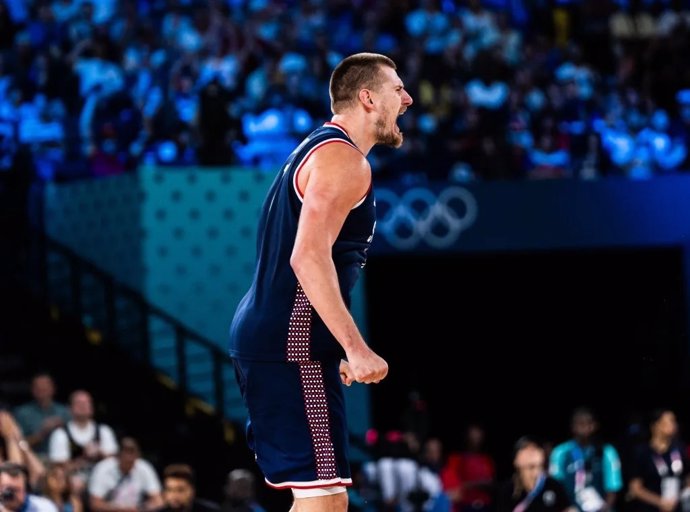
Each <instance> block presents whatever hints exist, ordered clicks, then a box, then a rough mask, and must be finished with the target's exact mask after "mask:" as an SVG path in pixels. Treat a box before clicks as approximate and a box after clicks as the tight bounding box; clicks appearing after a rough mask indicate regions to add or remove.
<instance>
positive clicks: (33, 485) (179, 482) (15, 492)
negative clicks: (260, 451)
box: [0, 372, 265, 512]
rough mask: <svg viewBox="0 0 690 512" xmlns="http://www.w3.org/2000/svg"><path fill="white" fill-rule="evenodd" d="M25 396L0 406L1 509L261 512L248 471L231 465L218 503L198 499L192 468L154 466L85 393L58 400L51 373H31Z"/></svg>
mask: <svg viewBox="0 0 690 512" xmlns="http://www.w3.org/2000/svg"><path fill="white" fill-rule="evenodd" d="M30 394H31V399H30V400H28V401H26V402H24V403H18V404H6V405H5V406H4V407H2V408H0V511H2V512H265V509H264V508H263V507H262V506H261V505H260V504H259V503H258V501H257V497H256V481H255V479H256V476H255V474H254V473H253V472H252V471H250V470H249V469H246V468H243V467H232V468H231V469H230V470H229V473H228V475H227V479H226V483H225V487H224V489H223V490H222V491H221V492H220V493H218V495H220V496H222V499H221V500H220V501H214V500H213V499H208V498H205V497H203V496H200V495H199V494H198V493H197V480H196V474H197V471H196V469H195V468H194V467H192V465H190V464H188V463H187V462H185V461H182V460H180V461H179V462H172V463H168V464H165V465H164V466H162V467H159V465H158V464H157V463H156V462H155V460H156V458H155V454H152V453H151V452H150V451H147V450H145V449H142V447H141V446H140V444H139V441H138V440H137V439H136V438H135V437H133V436H131V435H128V434H127V433H123V432H121V431H120V429H119V428H116V427H115V426H112V425H110V424H108V423H104V422H103V421H101V420H100V418H98V417H97V415H96V413H95V411H96V408H95V404H94V398H93V396H92V395H91V393H90V392H89V391H88V390H86V389H75V390H73V391H72V392H71V393H70V394H69V399H68V401H67V403H62V402H59V401H57V400H56V383H55V381H54V379H53V377H52V375H51V374H50V373H47V372H38V373H36V374H34V375H33V376H32V377H31V382H30ZM230 462H231V461H230Z"/></svg>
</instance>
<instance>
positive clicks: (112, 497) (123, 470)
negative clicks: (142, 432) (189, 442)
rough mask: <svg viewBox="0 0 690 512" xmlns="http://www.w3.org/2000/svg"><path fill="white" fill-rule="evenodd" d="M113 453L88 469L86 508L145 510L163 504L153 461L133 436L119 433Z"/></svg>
mask: <svg viewBox="0 0 690 512" xmlns="http://www.w3.org/2000/svg"><path fill="white" fill-rule="evenodd" d="M119 444H120V451H119V452H118V454H117V455H113V456H110V457H106V458H105V459H103V460H101V461H100V462H98V463H97V464H96V465H95V466H94V467H93V470H92V471H91V476H90V478H89V481H88V489H87V494H88V497H89V500H88V506H89V510H90V512H146V511H153V510H156V509H159V508H161V507H162V506H163V496H162V493H161V482H160V480H159V478H158V474H157V473H156V470H155V468H154V467H153V464H151V462H149V461H148V460H147V459H145V458H143V457H142V455H141V449H140V447H139V443H138V442H137V441H136V439H134V438H132V437H123V438H122V439H121V441H120V443H119Z"/></svg>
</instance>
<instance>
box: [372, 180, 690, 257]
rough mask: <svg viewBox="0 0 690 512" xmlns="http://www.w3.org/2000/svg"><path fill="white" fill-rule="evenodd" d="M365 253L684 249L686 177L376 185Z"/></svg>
mask: <svg viewBox="0 0 690 512" xmlns="http://www.w3.org/2000/svg"><path fill="white" fill-rule="evenodd" d="M376 190H377V192H376V203H377V209H378V222H377V226H376V234H375V236H374V243H373V246H372V254H391V253H396V252H402V253H433V252H474V251H492V252H493V251H510V250H540V249H578V248H596V247H617V246H657V245H658V246H662V245H685V244H686V243H687V241H688V235H690V176H689V175H673V176H664V177H659V178H655V179H653V180H648V181H632V180H627V179H606V180H600V181H569V180H554V181H540V182H491V183H469V184H447V183H444V184H429V185H414V186H406V187H405V186H402V185H400V184H388V183H386V184H381V185H379V186H377V189H376Z"/></svg>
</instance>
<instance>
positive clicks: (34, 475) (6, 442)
mask: <svg viewBox="0 0 690 512" xmlns="http://www.w3.org/2000/svg"><path fill="white" fill-rule="evenodd" d="M0 441H1V443H2V444H1V445H0V462H3V461H7V462H14V463H15V464H20V465H22V466H23V467H24V468H26V474H27V481H28V484H29V485H31V486H34V485H36V483H38V481H39V479H40V478H41V477H42V476H43V474H44V473H45V466H44V465H43V462H42V461H41V459H40V458H39V457H38V455H36V453H35V452H34V451H33V450H32V448H31V446H30V445H29V443H28V442H27V440H26V439H24V436H23V435H22V431H21V429H20V428H19V425H18V424H17V422H16V421H15V419H14V417H13V416H12V414H11V413H10V412H9V411H2V410H0ZM3 449H4V450H3ZM3 452H4V453H3Z"/></svg>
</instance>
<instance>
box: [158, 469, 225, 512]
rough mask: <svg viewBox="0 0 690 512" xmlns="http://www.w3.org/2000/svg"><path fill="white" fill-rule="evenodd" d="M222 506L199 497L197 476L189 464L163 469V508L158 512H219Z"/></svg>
mask: <svg viewBox="0 0 690 512" xmlns="http://www.w3.org/2000/svg"><path fill="white" fill-rule="evenodd" d="M219 510H220V505H219V504H218V503H216V502H214V501H210V500H207V499H203V498H200V497H198V496H197V488H196V474H195V472H194V469H193V468H192V467H191V466H190V465H188V464H169V465H167V466H166V467H165V468H164V469H163V506H162V508H160V509H159V511H158V512H218V511H219Z"/></svg>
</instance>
